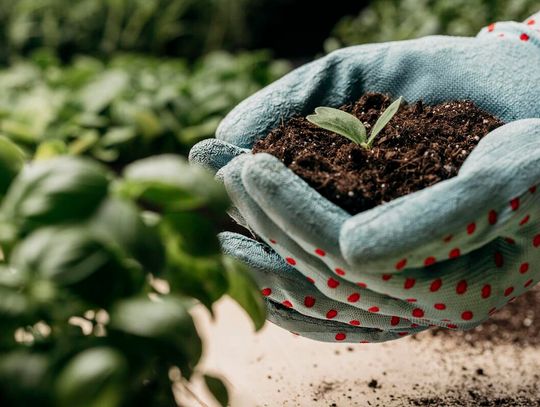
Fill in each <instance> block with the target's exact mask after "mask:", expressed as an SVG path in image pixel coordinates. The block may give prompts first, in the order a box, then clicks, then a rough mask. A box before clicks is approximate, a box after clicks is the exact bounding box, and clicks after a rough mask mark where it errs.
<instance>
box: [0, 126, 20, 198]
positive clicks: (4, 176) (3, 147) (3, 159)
mask: <svg viewBox="0 0 540 407" xmlns="http://www.w3.org/2000/svg"><path fill="white" fill-rule="evenodd" d="M24 159H25V154H24V152H23V151H22V150H21V149H20V148H19V147H18V146H17V145H16V144H15V143H14V142H12V141H11V140H10V139H8V138H7V137H4V136H0V197H1V196H3V195H4V194H5V193H6V191H7V190H8V188H9V186H10V185H11V182H12V181H13V179H14V178H15V176H16V175H17V174H18V173H19V171H21V169H22V168H23V166H24Z"/></svg>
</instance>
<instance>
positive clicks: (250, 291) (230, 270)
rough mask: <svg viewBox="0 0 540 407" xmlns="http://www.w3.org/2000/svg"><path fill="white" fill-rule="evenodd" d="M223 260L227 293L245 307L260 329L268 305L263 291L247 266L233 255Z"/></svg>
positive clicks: (257, 328) (256, 327)
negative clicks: (262, 293) (227, 286)
mask: <svg viewBox="0 0 540 407" xmlns="http://www.w3.org/2000/svg"><path fill="white" fill-rule="evenodd" d="M223 261H224V263H225V268H226V271H227V280H228V282H229V290H228V291H227V294H229V296H231V298H233V299H234V300H235V301H236V302H237V303H238V304H239V305H240V306H241V307H242V308H244V310H245V311H246V312H247V313H248V315H249V316H250V317H251V320H252V321H253V324H254V325H255V330H257V331H258V330H259V329H261V328H262V327H263V325H264V322H265V320H266V306H265V304H264V300H263V298H262V297H261V293H260V291H259V289H258V287H257V286H256V285H255V282H254V281H253V279H252V278H251V276H250V274H249V270H248V269H247V267H246V266H244V265H243V264H242V263H240V262H238V261H236V260H234V259H232V258H231V257H225V258H224V260H223Z"/></svg>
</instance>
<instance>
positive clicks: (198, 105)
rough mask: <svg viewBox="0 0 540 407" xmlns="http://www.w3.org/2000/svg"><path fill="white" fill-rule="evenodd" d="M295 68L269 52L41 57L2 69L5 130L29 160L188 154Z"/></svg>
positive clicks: (115, 161) (0, 105)
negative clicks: (196, 57)
mask: <svg viewBox="0 0 540 407" xmlns="http://www.w3.org/2000/svg"><path fill="white" fill-rule="evenodd" d="M287 69H288V66H287V64H285V63H283V62H280V61H275V62H273V61H272V60H271V59H270V58H269V56H268V54H266V53H264V52H256V53H244V54H239V55H231V54H228V53H225V52H216V53H212V54H209V55H207V56H206V57H204V58H203V59H201V60H200V61H198V62H197V63H196V64H194V65H190V64H188V63H187V62H186V61H185V60H183V59H157V58H151V57H144V56H134V55H122V56H117V57H115V58H113V59H112V60H111V61H109V62H107V63H103V62H101V61H99V60H97V59H94V58H89V57H79V58H77V59H76V60H74V61H73V63H72V64H70V65H67V66H64V65H62V64H60V63H59V62H58V61H57V60H56V58H54V57H53V56H51V55H50V54H48V53H38V54H36V55H34V57H33V59H32V60H23V61H21V62H19V63H17V64H15V65H13V66H12V67H9V68H7V69H3V70H0V132H1V133H2V134H3V135H4V136H5V137H7V138H9V139H10V140H12V141H15V142H16V143H17V145H18V146H19V148H20V149H22V150H23V151H24V152H25V153H26V154H27V155H28V156H29V157H31V156H32V155H36V157H37V158H42V157H45V158H46V157H51V156H54V155H56V154H64V153H68V154H71V155H85V156H90V157H93V158H96V159H97V160H99V161H101V162H104V163H107V164H109V165H111V166H112V167H113V168H115V169H118V168H121V167H123V166H125V165H126V164H128V163H130V162H131V161H133V160H135V159H138V158H143V157H147V156H150V155H155V154H161V153H180V154H186V153H187V151H188V150H189V148H190V147H191V145H193V144H194V143H195V142H197V141H198V140H200V139H203V138H206V137H210V136H213V134H214V132H215V130H216V128H217V125H218V123H219V121H220V120H221V119H222V118H223V117H224V115H225V114H226V113H228V111H229V110H230V109H232V107H234V106H235V105H236V104H238V103H239V102H240V101H241V100H243V99H244V98H246V97H247V96H249V95H250V94H252V93H253V92H255V91H257V90H258V89H260V88H261V87H262V86H265V85H266V84H268V83H270V82H271V81H273V80H275V79H277V78H278V77H279V76H281V75H283V74H284V73H285V72H286V71H287ZM0 144H1V140H0ZM0 192H1V191H0Z"/></svg>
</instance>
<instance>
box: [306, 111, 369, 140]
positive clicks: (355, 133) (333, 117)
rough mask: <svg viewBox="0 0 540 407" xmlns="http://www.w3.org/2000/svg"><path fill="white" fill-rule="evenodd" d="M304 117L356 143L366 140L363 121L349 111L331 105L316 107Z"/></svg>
mask: <svg viewBox="0 0 540 407" xmlns="http://www.w3.org/2000/svg"><path fill="white" fill-rule="evenodd" d="M306 119H307V120H308V121H309V122H310V123H313V124H315V125H316V126H319V127H321V128H323V129H325V130H329V131H332V132H334V133H337V134H339V135H341V136H343V137H346V138H348V139H349V140H351V141H353V142H354V143H356V144H362V143H365V142H366V128H365V126H364V125H363V123H362V122H361V121H360V120H359V119H358V118H357V117H355V116H353V115H352V114H350V113H347V112H344V111H343V110H339V109H334V108H332V107H318V108H316V109H315V114H314V115H309V116H307V117H306Z"/></svg>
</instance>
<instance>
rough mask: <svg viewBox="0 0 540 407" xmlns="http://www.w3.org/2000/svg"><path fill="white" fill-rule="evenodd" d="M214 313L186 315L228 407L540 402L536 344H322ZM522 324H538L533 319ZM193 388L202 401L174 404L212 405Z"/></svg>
mask: <svg viewBox="0 0 540 407" xmlns="http://www.w3.org/2000/svg"><path fill="white" fill-rule="evenodd" d="M537 291H539V292H540V290H537ZM519 300H521V298H520V299H518V302H519ZM521 302H523V300H522V301H521ZM516 305H519V306H521V307H526V306H527V305H528V304H527V303H526V302H525V303H523V304H517V302H516ZM215 310H216V319H215V320H214V321H211V319H210V316H209V314H208V312H206V310H204V309H203V308H202V307H199V308H196V309H195V310H194V315H195V317H196V321H197V325H198V328H199V331H200V333H201V335H202V336H203V337H204V339H205V343H206V349H205V356H204V360H203V363H202V365H201V368H202V369H203V370H206V371H208V372H211V373H214V374H217V375H221V376H223V377H226V378H227V380H228V386H229V389H230V390H231V393H232V406H233V407H236V406H240V407H243V406H246V407H254V406H340V407H341V406H381V407H382V406H384V407H393V406H400V407H401V406H469V405H470V406H527V407H529V406H540V346H538V345H537V344H534V343H533V344H527V343H525V344H524V343H513V340H505V341H497V340H493V341H492V340H483V341H482V340H478V341H477V340H475V339H474V340H471V338H470V337H466V336H464V335H463V334H462V335H453V336H447V335H437V336H433V335H432V334H431V333H429V332H426V333H422V334H420V335H418V336H416V337H412V338H404V339H401V340H398V341H394V342H388V343H383V344H363V345H362V344H326V343H318V342H314V341H311V340H309V339H304V338H301V337H297V336H294V335H293V334H291V333H290V332H288V331H285V330H282V329H280V328H279V327H277V326H275V325H273V324H271V323H267V324H266V326H265V327H264V328H263V330H262V331H261V332H259V333H254V332H253V328H252V325H251V323H250V321H249V320H248V318H247V316H246V315H245V314H244V313H243V311H242V310H241V309H240V308H239V307H238V306H237V305H236V304H235V303H233V302H232V301H231V300H229V299H224V300H222V301H220V302H219V304H217V305H216V308H215ZM526 323H527V324H529V325H530V324H531V323H532V324H536V325H538V324H540V315H533V317H532V320H531V318H529V320H528V321H527V322H526ZM533 327H534V326H533ZM506 329H510V328H506ZM501 342H502V343H501ZM533 342H537V343H538V342H539V341H533ZM192 390H193V391H194V392H196V393H197V394H200V399H201V400H200V401H196V400H195V399H194V398H193V397H190V396H189V395H188V394H186V392H185V391H182V390H179V391H178V396H179V401H180V402H181V405H183V406H188V407H191V406H194V407H197V406H201V405H207V406H214V405H216V404H215V403H214V401H213V400H212V398H211V397H210V396H209V394H207V393H205V391H204V390H203V389H202V388H201V387H200V385H199V384H198V383H195V384H194V385H193V387H192ZM201 401H202V403H203V404H201Z"/></svg>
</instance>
